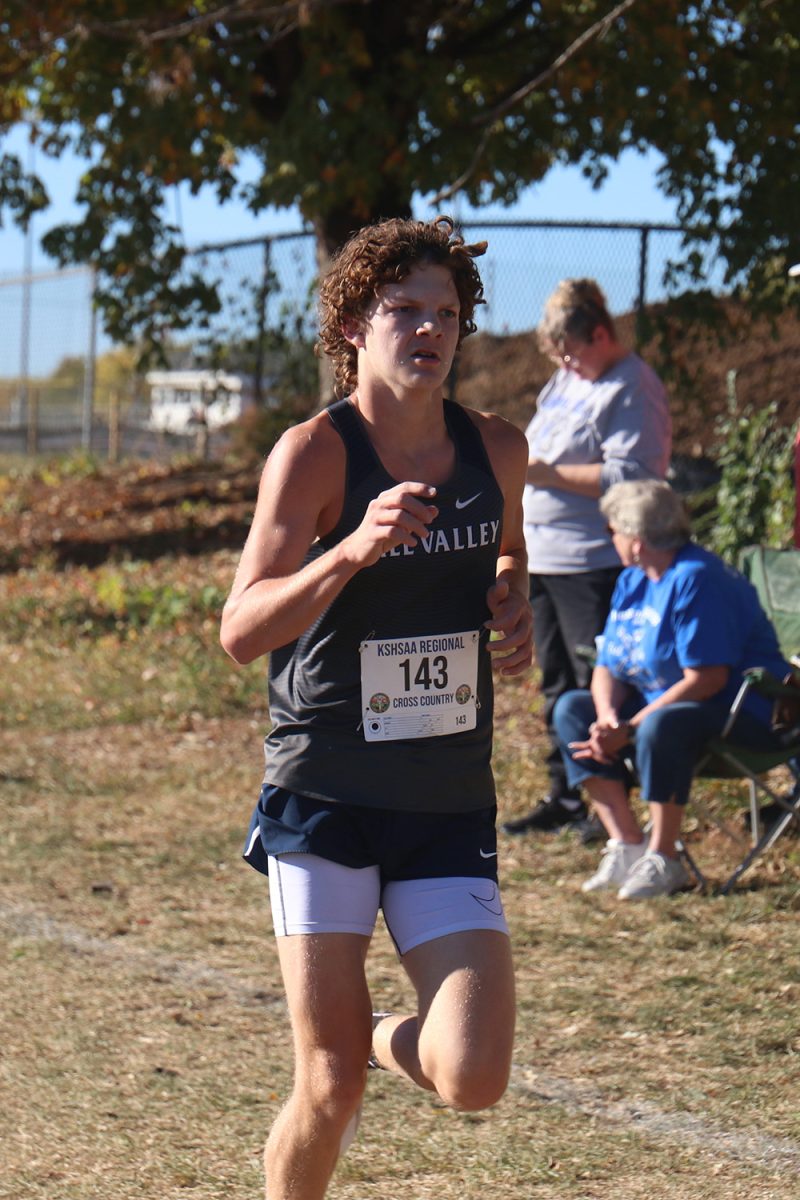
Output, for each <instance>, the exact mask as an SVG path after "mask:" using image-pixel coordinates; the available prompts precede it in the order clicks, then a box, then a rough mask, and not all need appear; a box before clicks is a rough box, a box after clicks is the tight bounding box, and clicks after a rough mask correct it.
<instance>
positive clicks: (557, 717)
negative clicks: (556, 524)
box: [553, 480, 790, 900]
mask: <svg viewBox="0 0 800 1200" xmlns="http://www.w3.org/2000/svg"><path fill="white" fill-rule="evenodd" d="M600 508H601V511H602V513H603V515H604V517H605V518H606V520H607V522H608V526H609V532H610V533H611V535H612V537H613V539H614V545H615V547H616V549H617V553H618V554H619V556H620V559H621V560H622V563H623V565H624V567H625V568H626V569H625V570H624V571H623V572H622V574H621V575H620V577H619V580H618V582H617V585H616V588H615V590H614V595H613V598H612V601H611V611H610V613H609V616H608V620H607V622H606V626H605V629H604V631H603V634H602V638H601V639H600V648H599V654H598V660H597V666H596V667H595V669H594V673H593V676H592V685H591V691H585V690H581V691H571V692H568V693H566V695H564V696H562V697H561V699H560V700H559V701H558V703H557V705H556V709H555V712H554V714H553V720H554V725H555V729H556V733H557V736H558V738H559V743H560V745H561V750H562V754H563V756H564V762H565V765H566V769H567V775H568V779H569V783H570V785H571V786H577V785H579V784H580V785H582V786H584V787H585V788H586V790H587V792H588V794H589V796H590V798H591V800H592V802H593V804H594V806H595V809H596V811H597V813H598V815H599V817H600V820H601V821H602V823H603V825H604V827H605V829H606V832H607V833H608V835H609V840H608V842H607V844H606V847H605V849H604V851H603V858H602V861H601V863H600V867H599V869H598V871H597V872H596V874H595V875H593V876H592V877H591V878H590V879H587V880H586V881H585V883H584V884H583V890H584V891H586V892H592V891H600V890H603V889H606V888H611V887H619V889H620V890H619V896H620V897H621V898H623V899H628V900H640V899H647V898H649V897H651V896H658V895H668V894H670V893H672V892H675V891H678V890H679V889H680V888H682V887H684V886H685V884H686V883H687V881H688V876H687V873H686V870H685V868H684V867H683V864H682V863H681V862H680V859H679V857H678V853H677V850H676V849H675V842H676V839H677V838H678V835H679V831H680V826H681V819H682V816H683V810H684V807H685V805H686V802H687V800H688V798H689V789H690V785H691V779H692V773H693V770H694V765H695V763H696V762H697V761H698V759H699V758H700V756H701V754H702V752H703V750H704V748H705V746H706V745H707V743H708V741H709V740H710V739H711V738H713V737H716V736H718V735H719V734H720V733H721V731H722V728H723V726H724V724H725V721H726V719H727V716H728V711H729V709H730V705H731V702H732V700H733V698H734V696H735V695H736V693H737V691H738V689H739V686H740V684H741V682H742V672H743V671H744V670H745V668H747V667H756V666H761V667H766V668H767V669H768V670H769V671H771V672H772V673H773V674H775V675H777V676H778V677H780V678H783V677H784V676H785V675H786V674H787V672H789V670H790V667H789V664H788V663H787V662H786V661H785V660H784V659H783V657H782V655H781V653H780V650H779V648H778V641H777V637H776V635H775V631H774V629H773V628H772V626H771V624H770V622H769V620H768V619H767V616H766V614H765V613H764V611H763V609H762V608H761V605H760V604H759V601H758V596H757V594H756V591H755V589H754V588H753V586H752V585H751V584H750V583H748V582H747V580H746V579H744V577H743V576H742V575H740V574H739V573H738V572H737V571H734V570H733V569H732V568H731V567H729V566H727V564H725V563H724V562H723V561H722V559H720V558H718V557H717V556H716V555H715V554H711V553H710V552H709V551H707V550H704V549H703V548H702V547H700V546H698V545H696V543H694V542H692V541H691V537H690V526H689V519H688V516H687V515H686V511H685V509H684V507H683V504H682V502H681V500H680V497H679V496H677V495H676V493H675V492H673V491H672V489H671V488H670V486H669V485H668V484H666V483H661V482H658V481H655V480H638V481H633V482H628V483H618V484H615V485H614V486H613V487H611V488H609V490H608V491H607V492H606V494H605V496H604V497H603V499H602V500H601V502H600ZM770 715H771V713H770V706H769V703H768V702H767V701H766V700H764V699H763V698H762V697H759V696H758V695H756V694H751V695H749V696H748V697H747V699H746V701H745V704H744V706H743V709H742V711H741V713H740V714H739V716H738V717H737V722H736V725H735V727H734V734H733V736H734V739H735V740H736V741H739V742H740V743H744V744H746V745H751V746H753V747H761V746H764V747H769V746H772V745H774V737H773V734H772V731H771V729H770V724H769V722H770ZM623 754H624V755H625V756H626V757H627V756H630V757H632V758H633V759H634V761H635V763H636V770H637V774H638V776H639V780H640V785H641V793H642V797H643V799H644V800H646V801H647V803H648V806H649V815H650V823H651V832H650V837H649V840H648V839H645V838H644V836H643V834H642V831H641V828H640V826H639V823H638V821H637V819H636V817H635V816H634V813H633V810H632V808H631V806H630V803H629V800H628V778H627V772H626V769H625V766H624V763H623V761H622V759H623Z"/></svg>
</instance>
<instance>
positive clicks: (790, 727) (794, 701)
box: [577, 546, 800, 895]
mask: <svg viewBox="0 0 800 1200" xmlns="http://www.w3.org/2000/svg"><path fill="white" fill-rule="evenodd" d="M739 569H740V571H741V572H742V574H743V575H745V576H746V577H747V578H748V579H749V580H750V582H751V583H752V584H753V586H754V587H755V589H756V591H757V592H758V595H759V599H760V601H761V605H762V607H763V609H764V611H765V612H766V614H767V616H768V617H769V618H770V620H771V622H772V624H773V626H774V628H775V631H776V633H777V635H778V642H779V644H780V647H781V652H782V654H783V656H784V657H785V658H786V659H787V660H788V661H789V662H790V663H792V665H793V666H795V667H796V668H797V670H796V671H795V676H794V677H793V678H792V679H791V680H790V681H788V682H785V681H783V680H779V679H776V678H775V677H774V676H772V675H770V673H769V672H768V671H765V670H764V669H763V668H761V667H755V668H752V669H750V670H748V671H746V672H745V675H744V682H743V683H742V686H741V688H740V689H739V692H738V694H737V696H736V698H735V699H734V702H733V704H732V705H731V709H730V713H729V714H728V720H727V722H726V724H725V727H724V729H723V731H722V733H721V734H720V736H719V737H718V738H715V739H714V740H713V741H712V742H710V743H709V745H708V748H707V751H706V754H705V755H704V757H703V758H702V759H701V761H700V762H699V763H698V765H697V767H696V769H695V772H694V778H695V779H710V780H713V779H746V780H747V782H748V789H749V799H750V829H751V838H750V848H749V850H748V852H747V853H746V854H745V855H744V857H743V858H742V859H741V861H740V862H739V863H738V864H737V865H736V868H735V870H734V871H733V872H732V874H731V875H730V876H729V877H728V878H727V879H726V880H725V882H724V883H723V884H722V885H721V886H720V887H719V889H718V890H719V892H720V893H721V894H722V895H727V894H728V892H730V891H731V889H732V888H733V887H734V886H735V885H736V883H737V882H738V880H739V879H741V877H742V875H743V874H744V873H745V871H747V870H748V869H749V868H750V867H751V866H752V865H753V863H755V862H756V860H757V859H758V858H760V857H761V856H762V855H763V854H764V853H765V852H766V851H767V850H769V849H770V847H771V846H773V845H774V844H775V843H776V842H777V840H778V839H779V838H780V837H781V836H782V835H783V834H784V833H786V832H787V830H789V828H790V827H791V826H792V825H795V827H798V826H800V550H772V549H768V548H767V547H764V546H748V547H747V548H746V549H745V550H743V551H742V554H741V556H740V561H739ZM577 652H578V653H579V654H580V655H581V656H582V657H584V658H586V659H587V660H588V661H590V662H594V660H595V656H596V655H595V650H594V647H589V646H579V647H577ZM751 689H753V690H755V691H757V692H759V693H760V694H761V695H763V696H766V697H767V698H768V699H769V700H770V701H771V702H772V704H773V712H774V713H775V718H774V720H773V724H774V726H775V728H776V733H777V735H778V743H779V744H778V746H777V747H776V749H774V750H770V751H756V750H751V749H748V748H747V747H744V746H740V745H737V744H736V743H735V742H734V741H732V740H731V737H730V732H731V729H732V727H733V725H734V723H735V721H736V717H737V715H738V713H739V710H740V709H741V707H742V704H743V703H744V700H745V697H746V696H747V694H748V692H749V691H750V690H751ZM627 765H628V768H629V770H630V771H631V775H632V777H633V778H634V779H635V777H636V776H635V771H634V768H633V764H632V763H628V764H627ZM780 766H786V767H788V769H789V775H790V779H791V781H792V782H791V786H790V790H789V792H788V794H787V795H780V794H779V793H778V792H777V791H776V790H775V788H774V787H771V786H770V785H769V784H768V783H767V782H766V780H765V779H764V778H763V777H764V776H765V775H766V774H767V773H768V772H769V771H772V770H774V769H775V768H776V767H780ZM765 798H768V799H769V801H770V803H771V805H772V812H773V814H774V815H775V819H774V820H773V821H771V822H770V824H769V827H768V828H766V829H762V821H761V808H760V804H759V800H761V801H763V800H764V799H765ZM690 804H691V806H692V808H694V810H695V811H696V812H698V813H699V814H700V815H701V816H702V817H703V819H704V820H706V821H707V822H710V823H713V824H715V825H716V826H717V827H718V828H719V829H720V830H721V832H722V833H724V834H725V835H726V836H727V837H728V838H730V840H731V841H733V842H734V844H736V845H737V847H738V849H739V850H741V847H742V846H743V845H747V844H748V843H747V840H746V839H743V838H742V837H741V836H737V835H736V834H735V833H733V832H732V831H731V829H730V826H729V825H727V824H726V822H725V821H724V820H722V819H720V818H719V817H717V816H716V815H715V814H714V813H713V812H711V810H710V809H709V808H708V806H707V805H706V804H704V803H703V801H702V800H700V798H699V797H698V796H697V795H696V790H695V789H693V793H692V795H691V797H690ZM676 846H677V848H678V850H679V852H680V854H681V856H682V858H683V859H684V861H685V863H686V865H687V867H688V868H689V870H690V871H691V872H692V874H693V875H694V876H695V878H696V879H697V880H698V882H699V883H700V884H701V885H702V886H703V887H704V888H708V887H709V883H708V880H707V879H706V877H705V875H704V874H703V872H702V870H701V869H700V867H699V866H698V865H697V863H696V862H695V860H694V858H693V856H692V855H691V853H690V852H689V850H688V849H687V847H686V844H685V842H684V841H682V840H681V841H678V842H677V843H676Z"/></svg>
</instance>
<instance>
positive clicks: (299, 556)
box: [220, 413, 436, 663]
mask: <svg viewBox="0 0 800 1200" xmlns="http://www.w3.org/2000/svg"><path fill="white" fill-rule="evenodd" d="M344 477H345V457H344V447H343V446H342V443H341V439H340V438H339V435H338V434H337V433H336V432H335V430H334V429H333V427H332V426H331V424H330V420H329V418H328V416H327V414H326V413H321V414H318V416H317V417H312V418H311V420H310V421H306V422H304V423H303V424H302V425H299V426H295V427H294V428H293V429H290V430H288V431H287V432H286V433H285V434H284V435H283V437H282V438H281V439H280V441H279V442H278V444H277V445H276V447H275V449H274V450H273V451H272V454H270V456H269V458H268V460H267V463H266V465H265V467H264V471H263V473H262V476H261V484H260V487H259V493H258V500H257V502H256V510H255V515H254V517H253V524H252V526H251V528H250V532H249V534H248V537H247V541H246V542H245V546H244V550H243V551H242V556H241V559H240V561H239V566H238V568H237V571H236V576H235V579H234V582H233V587H232V589H231V593H230V595H229V597H228V599H227V601H226V604H225V607H224V609H223V613H222V625H221V629H220V640H221V642H222V645H223V647H224V649H225V650H226V652H227V653H228V654H229V655H230V656H231V658H233V659H234V660H235V661H236V662H239V663H249V662H253V661H254V660H255V659H256V658H259V657H260V656H261V655H262V654H266V653H268V652H269V651H270V650H274V649H276V648H277V647H278V646H284V645H286V644H287V643H288V642H291V641H293V640H294V639H295V638H297V637H299V635H300V634H301V633H302V632H303V631H304V630H305V629H307V628H308V626H309V625H310V624H311V623H312V622H313V621H315V620H316V618H317V617H318V616H319V615H320V614H321V613H323V612H324V611H325V609H326V608H327V607H328V605H329V604H330V603H331V601H332V600H334V599H335V598H336V596H338V595H339V593H340V592H341V590H342V588H343V587H344V586H345V584H346V583H347V582H348V581H349V580H350V579H352V577H353V576H354V575H355V574H356V573H357V572H358V571H360V570H362V569H363V568H364V567H367V566H369V565H370V564H371V563H373V562H377V560H378V558H380V556H381V554H382V553H384V551H386V550H389V549H392V548H393V547H394V546H397V545H401V544H406V545H413V544H414V543H415V542H416V540H417V538H419V537H424V536H426V534H427V526H428V523H429V522H430V521H431V520H433V518H434V517H435V515H436V509H435V507H433V506H432V505H431V504H429V503H427V501H429V500H431V499H432V498H433V494H434V489H432V488H428V487H427V486H426V485H425V484H422V483H403V484H398V485H396V486H395V487H393V488H391V489H389V490H388V491H386V492H382V493H381V494H380V495H379V496H377V497H376V498H375V499H374V500H373V501H372V502H371V503H370V504H369V506H368V508H367V512H366V514H365V516H364V520H363V521H362V522H361V524H360V525H359V527H358V528H357V529H356V530H354V531H353V533H351V534H349V535H348V536H347V537H346V538H343V539H342V541H341V542H339V543H338V544H337V545H335V546H333V547H332V548H331V549H330V550H328V551H326V552H325V553H324V554H322V555H320V556H319V558H317V559H315V560H314V561H313V562H310V563H307V564H306V565H303V563H304V559H305V557H306V554H307V552H308V549H309V547H310V546H311V544H312V542H313V541H314V540H315V539H316V538H318V537H320V536H322V535H324V534H325V533H328V532H330V530H331V529H333V527H334V526H335V524H336V521H337V520H338V517H339V514H340V512H341V506H342V502H343V494H344Z"/></svg>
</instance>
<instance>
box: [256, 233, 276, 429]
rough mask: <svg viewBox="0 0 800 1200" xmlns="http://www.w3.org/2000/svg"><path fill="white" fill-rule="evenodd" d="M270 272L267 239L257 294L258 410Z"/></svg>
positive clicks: (262, 398) (261, 387)
mask: <svg viewBox="0 0 800 1200" xmlns="http://www.w3.org/2000/svg"><path fill="white" fill-rule="evenodd" d="M271 270H272V243H271V242H270V240H269V238H267V239H266V241H265V242H264V263H263V267H262V276H261V287H260V288H259V292H258V331H257V333H256V361H255V370H254V374H255V378H254V380H253V398H254V400H255V402H256V405H257V406H258V408H261V407H262V406H263V404H264V393H263V380H264V351H265V348H266V347H265V342H266V336H267V299H268V297H269V286H270V272H271Z"/></svg>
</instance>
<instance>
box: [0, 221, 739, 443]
mask: <svg viewBox="0 0 800 1200" xmlns="http://www.w3.org/2000/svg"><path fill="white" fill-rule="evenodd" d="M463 232H464V236H465V237H466V239H467V240H468V241H471V242H474V241H482V240H486V241H487V242H488V249H487V252H486V255H485V256H484V257H483V258H482V259H481V260H480V270H481V275H482V277H483V280H484V286H485V296H486V304H485V305H483V306H482V307H481V308H480V309H479V311H478V313H477V317H476V319H477V323H478V329H479V332H486V333H491V334H494V335H505V334H513V333H520V332H524V331H526V330H531V329H533V328H535V326H536V324H537V323H538V320H539V317H540V314H541V310H542V306H543V304H544V301H545V299H546V298H547V296H548V295H549V294H550V292H551V291H552V290H553V288H554V287H555V285H556V284H557V283H558V282H559V280H561V279H563V278H567V277H578V276H589V277H591V278H594V279H597V280H598V282H599V283H600V285H601V287H602V288H603V289H604V291H605V292H606V295H607V297H608V302H609V308H610V310H611V312H612V313H613V314H614V315H621V314H624V313H629V312H631V311H638V310H640V309H641V308H642V307H643V306H644V305H645V304H652V303H654V302H656V301H658V300H662V299H664V298H666V297H667V296H668V295H670V294H672V293H673V292H675V291H677V290H678V289H679V286H680V285H679V281H678V279H677V278H676V276H675V273H674V270H673V266H672V264H674V263H675V261H677V260H678V259H679V257H680V251H681V242H682V231H681V229H680V228H679V227H678V226H675V225H655V224H627V223H614V222H608V223H591V222H567V221H524V222H522V221H485V222H478V221H476V222H465V223H464V225H463ZM186 267H187V272H188V271H191V272H195V271H198V270H199V272H200V273H201V274H203V275H204V277H205V278H206V279H207V280H208V281H209V282H213V283H215V284H216V285H217V288H218V291H219V296H220V300H221V309H220V312H219V313H218V314H216V315H214V316H213V317H211V318H210V320H209V321H208V322H207V324H205V325H203V326H200V325H198V326H197V327H196V328H191V329H189V330H186V331H184V332H183V333H181V335H180V339H179V340H178V339H176V345H175V346H174V347H173V349H172V350H171V352H170V353H171V357H172V358H173V360H174V363H175V366H176V367H177V366H181V367H184V368H185V367H187V366H193V367H211V368H213V369H226V370H231V369H234V370H238V371H241V372H244V373H247V374H249V375H251V376H252V378H253V379H254V380H255V381H256V399H257V400H261V401H265V402H267V403H269V402H273V403H277V402H280V401H281V399H282V398H283V397H284V395H286V396H287V397H288V395H289V394H291V393H295V394H298V393H299V394H305V393H306V392H309V391H311V392H313V389H314V388H315V386H316V380H317V375H316V372H317V366H316V363H315V360H314V357H313V352H312V347H313V342H314V337H315V329H316V312H315V280H316V273H317V264H316V253H315V243H314V238H313V235H312V234H311V233H308V232H302V233H289V234H279V235H275V236H273V237H266V238H263V239H260V240H246V241H238V242H236V241H231V242H225V243H219V244H216V245H206V246H201V247H198V248H197V249H196V250H193V251H192V252H191V253H190V254H189V255H188V256H187V263H186ZM704 274H705V284H706V286H708V287H710V288H712V289H715V290H718V289H719V286H720V280H721V271H720V270H719V266H718V264H716V263H715V262H714V261H710V262H709V263H708V264H706V270H705V272H704ZM92 291H93V277H92V273H91V272H90V271H89V270H64V271H53V272H48V273H46V274H34V275H25V276H21V277H18V278H14V279H2V278H0V452H3V451H5V452H15V451H18V452H29V453H30V452H36V451H39V452H47V451H49V450H63V449H67V448H70V447H74V446H81V445H82V446H83V447H84V448H85V449H87V450H93V451H94V452H96V453H101V454H109V455H110V456H111V457H115V456H117V455H143V456H150V455H159V456H161V455H166V454H170V453H173V452H174V450H175V449H176V448H179V447H180V446H181V445H184V446H185V445H186V438H185V437H184V438H183V439H181V437H180V436H179V435H176V434H172V435H166V434H164V433H163V431H162V432H158V431H154V430H153V429H152V428H151V426H150V423H149V397H148V388H147V385H146V381H145V380H144V379H142V378H141V377H132V378H131V379H130V380H129V381H128V382H127V383H126V384H125V386H124V387H123V388H121V389H120V388H119V387H116V388H110V387H108V386H106V385H105V384H104V383H103V382H102V380H99V379H98V370H97V357H98V355H102V354H103V353H104V352H105V351H106V350H108V349H111V346H110V344H109V343H108V341H107V339H105V338H104V336H103V335H102V332H101V331H98V329H97V327H96V316H95V313H94V309H93V306H92ZM187 436H193V435H188V434H187Z"/></svg>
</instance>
